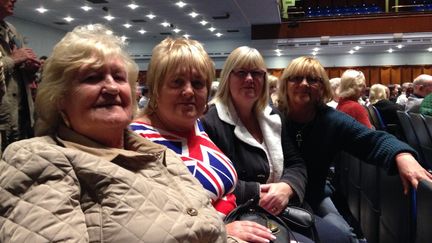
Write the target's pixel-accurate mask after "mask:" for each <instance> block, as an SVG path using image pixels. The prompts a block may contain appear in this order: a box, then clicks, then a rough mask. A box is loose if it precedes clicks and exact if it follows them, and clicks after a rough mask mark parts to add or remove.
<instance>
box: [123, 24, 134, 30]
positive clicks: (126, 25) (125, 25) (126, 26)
mask: <svg viewBox="0 0 432 243" xmlns="http://www.w3.org/2000/svg"><path fill="white" fill-rule="evenodd" d="M123 26H124V27H125V28H126V29H129V28H130V27H132V25H131V24H129V23H126V24H124V25H123Z"/></svg>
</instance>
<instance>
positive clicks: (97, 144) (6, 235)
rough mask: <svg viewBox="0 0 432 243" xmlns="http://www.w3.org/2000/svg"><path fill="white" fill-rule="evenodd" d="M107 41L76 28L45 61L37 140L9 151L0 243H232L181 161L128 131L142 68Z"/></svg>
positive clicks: (99, 31)
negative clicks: (139, 68) (229, 242)
mask: <svg viewBox="0 0 432 243" xmlns="http://www.w3.org/2000/svg"><path fill="white" fill-rule="evenodd" d="M107 31H108V29H107V28H104V27H103V26H101V25H88V26H79V27H76V28H75V29H74V30H73V31H72V32H70V33H68V34H66V36H65V37H64V38H63V39H62V40H61V41H60V42H59V43H58V44H57V45H56V46H55V47H54V50H53V53H52V56H51V57H50V58H49V59H48V60H47V62H46V64H45V67H44V75H43V81H42V82H41V85H40V87H39V93H38V95H37V99H36V111H37V113H38V117H39V119H38V121H37V124H36V126H35V132H36V135H37V136H39V137H35V138H31V139H27V140H22V141H18V142H15V143H13V144H11V145H10V146H9V147H8V148H7V149H6V150H5V153H4V156H3V160H2V161H1V162H0V168H1V169H0V191H2V196H1V197H0V208H2V209H7V210H1V214H0V222H3V223H2V224H0V239H2V241H4V242H11V241H15V242H69V241H70V242H196V243H200V242H225V241H226V234H225V228H224V227H223V223H222V221H221V220H220V218H219V216H218V214H217V213H216V211H215V210H214V208H213V207H212V206H211V204H210V199H209V197H208V195H207V193H206V192H205V191H204V190H203V189H202V186H201V185H200V184H199V183H198V182H197V181H196V179H195V178H194V177H193V176H192V175H191V174H190V172H189V171H188V170H187V168H186V166H184V164H183V163H182V161H181V160H180V158H179V157H178V156H177V155H176V154H175V153H174V152H172V151H171V150H169V149H167V148H166V147H164V146H160V145H158V144H155V143H153V142H150V141H148V140H147V139H143V138H142V137H140V136H139V135H137V134H135V133H133V132H131V131H128V130H127V126H128V125H129V123H130V122H131V119H132V113H133V112H134V110H135V106H136V101H135V86H136V85H135V83H136V80H137V77H138V66H137V65H136V64H135V63H134V62H133V60H132V59H131V58H130V57H129V56H128V54H127V53H126V52H125V51H123V50H122V47H121V39H120V38H119V37H115V36H114V35H110V34H107ZM6 192H7V193H6ZM5 222H7V223H5Z"/></svg>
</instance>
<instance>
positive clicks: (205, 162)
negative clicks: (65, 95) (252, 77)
mask: <svg viewBox="0 0 432 243" xmlns="http://www.w3.org/2000/svg"><path fill="white" fill-rule="evenodd" d="M214 75H215V68H214V65H213V62H212V60H211V59H210V57H209V56H208V54H207V53H206V51H205V50H204V48H203V46H202V45H201V44H200V43H199V42H197V41H195V40H190V39H183V38H179V39H171V38H167V39H165V40H164V41H162V42H161V43H159V44H158V45H157V46H156V47H155V48H154V49H153V53H152V58H151V60H150V63H149V66H148V71H147V85H148V87H149V90H150V93H149V98H150V99H149V104H148V106H147V108H146V109H145V110H144V112H140V114H139V115H138V117H137V118H136V119H135V120H134V122H133V123H131V125H130V128H131V129H132V130H133V131H135V132H136V133H138V134H140V135H141V136H142V137H145V138H147V139H149V140H151V141H154V142H156V143H159V144H162V145H165V146H167V147H168V148H170V149H172V150H173V151H175V152H176V153H178V154H179V155H180V157H181V159H182V160H183V162H184V163H185V165H186V166H187V167H188V169H189V171H190V173H192V174H193V175H194V176H195V177H196V179H198V181H199V182H201V184H202V185H203V187H204V189H206V191H207V193H208V194H209V196H210V198H211V199H212V205H213V206H214V207H215V209H216V210H217V211H218V212H219V214H220V215H221V216H222V218H224V217H225V216H226V215H227V214H228V213H230V212H231V211H232V210H233V209H234V208H235V207H236V202H235V200H236V199H235V196H234V195H233V194H232V191H233V190H234V188H235V185H236V182H237V173H236V171H235V169H234V167H233V165H232V163H231V161H230V160H229V158H228V157H227V156H226V155H224V154H223V153H222V152H221V151H220V150H219V148H218V147H217V146H216V145H215V144H214V143H213V142H212V141H211V140H209V138H208V135H207V134H206V133H205V132H204V130H203V128H202V124H201V121H200V120H199V119H198V118H199V117H201V116H202V115H203V113H204V111H205V110H206V107H207V96H208V94H209V93H208V91H209V90H210V86H211V82H212V80H213V79H214ZM226 229H227V233H228V235H232V236H236V237H238V238H240V239H242V240H245V241H248V242H265V241H266V240H274V237H273V235H272V234H271V233H269V232H268V231H267V228H265V227H263V226H261V225H259V224H257V223H254V222H250V221H235V222H233V223H230V224H228V225H226Z"/></svg>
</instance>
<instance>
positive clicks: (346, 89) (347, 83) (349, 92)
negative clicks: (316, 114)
mask: <svg viewBox="0 0 432 243" xmlns="http://www.w3.org/2000/svg"><path fill="white" fill-rule="evenodd" d="M365 87H366V78H365V76H364V74H363V72H361V71H357V70H354V69H348V70H346V71H345V72H344V73H343V74H342V76H341V84H340V86H339V97H341V98H352V97H356V96H360V95H361V92H362V91H363V89H364V88H365Z"/></svg>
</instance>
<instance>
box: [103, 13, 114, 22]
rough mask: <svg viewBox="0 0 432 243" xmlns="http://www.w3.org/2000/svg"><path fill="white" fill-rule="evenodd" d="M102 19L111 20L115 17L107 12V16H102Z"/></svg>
mask: <svg viewBox="0 0 432 243" xmlns="http://www.w3.org/2000/svg"><path fill="white" fill-rule="evenodd" d="M104 19H106V20H108V21H111V20H113V19H115V17H113V16H111V14H108V15H107V16H105V17H104Z"/></svg>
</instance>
